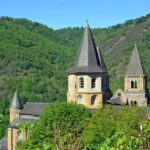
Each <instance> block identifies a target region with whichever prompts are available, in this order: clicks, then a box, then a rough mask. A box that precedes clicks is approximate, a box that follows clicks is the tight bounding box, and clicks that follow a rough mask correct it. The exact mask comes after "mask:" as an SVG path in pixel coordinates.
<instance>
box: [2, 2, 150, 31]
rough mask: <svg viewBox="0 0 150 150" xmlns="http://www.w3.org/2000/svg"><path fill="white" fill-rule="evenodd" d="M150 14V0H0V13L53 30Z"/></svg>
mask: <svg viewBox="0 0 150 150" xmlns="http://www.w3.org/2000/svg"><path fill="white" fill-rule="evenodd" d="M148 13H150V0H0V16H10V17H15V18H28V19H31V20H33V21H37V22H40V23H43V24H46V25H48V26H49V27H52V28H54V29H58V28H63V27H77V26H79V27H81V26H84V25H85V21H86V20H87V19H88V20H89V23H90V26H91V27H108V26H111V25H115V24H117V23H122V22H124V21H125V20H128V19H132V18H137V17H140V16H143V15H146V14H148Z"/></svg>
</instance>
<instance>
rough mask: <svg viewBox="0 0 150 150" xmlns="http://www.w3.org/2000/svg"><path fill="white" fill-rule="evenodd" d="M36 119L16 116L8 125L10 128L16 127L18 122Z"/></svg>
mask: <svg viewBox="0 0 150 150" xmlns="http://www.w3.org/2000/svg"><path fill="white" fill-rule="evenodd" d="M37 120H38V119H33V118H16V119H15V120H13V121H12V122H11V123H10V125H9V127H11V128H17V123H20V122H36V121H37Z"/></svg>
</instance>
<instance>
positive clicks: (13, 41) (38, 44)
mask: <svg viewBox="0 0 150 150" xmlns="http://www.w3.org/2000/svg"><path fill="white" fill-rule="evenodd" d="M83 31H84V28H83V27H82V28H65V29H60V30H53V29H51V28H48V27H47V26H45V25H42V24H39V23H37V22H32V21H30V20H27V19H13V18H9V17H1V18H0V114H2V115H4V116H6V115H8V112H9V104H10V101H11V98H12V96H13V92H14V91H15V90H18V91H19V93H20V98H21V100H22V103H23V104H24V103H25V102H26V101H36V102H40V101H42V102H55V101H65V100H66V92H67V69H68V68H69V67H70V66H71V65H73V63H74V60H75V58H76V51H77V50H78V47H79V45H80V41H81V38H82V35H83ZM92 33H93V35H94V39H95V41H96V43H97V44H98V45H99V46H100V48H101V50H102V53H103V55H104V60H105V62H106V65H107V68H108V71H109V73H110V75H111V78H110V87H111V89H112V91H115V90H116V89H117V88H119V87H123V75H124V72H125V70H126V67H127V64H128V60H129V58H130V54H131V51H132V48H133V45H134V41H137V43H138V47H139V50H140V54H141V57H142V60H143V63H144V66H145V68H146V71H147V74H148V81H149V87H150V76H149V72H150V65H149V64H150V59H149V56H150V15H147V16H145V17H141V18H138V19H134V20H128V21H126V22H125V23H124V24H118V25H116V26H113V27H109V28H104V29H101V28H97V29H92ZM1 118H3V121H1V122H2V123H3V124H2V127H1V129H0V138H1V137H2V136H3V135H4V134H5V132H1V131H3V129H6V128H7V121H8V118H7V117H3V116H1ZM0 125H1V123H0ZM5 131H6V130H5Z"/></svg>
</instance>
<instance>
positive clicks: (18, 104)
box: [10, 91, 22, 109]
mask: <svg viewBox="0 0 150 150" xmlns="http://www.w3.org/2000/svg"><path fill="white" fill-rule="evenodd" d="M10 107H11V108H17V109H21V108H22V104H21V102H20V99H19V96H18V92H17V91H15V93H14V97H13V99H12V102H11V106H10Z"/></svg>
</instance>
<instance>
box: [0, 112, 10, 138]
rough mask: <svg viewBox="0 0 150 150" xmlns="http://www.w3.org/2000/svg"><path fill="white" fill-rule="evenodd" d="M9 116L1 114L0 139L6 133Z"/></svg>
mask: <svg viewBox="0 0 150 150" xmlns="http://www.w3.org/2000/svg"><path fill="white" fill-rule="evenodd" d="M7 120H8V118H6V117H5V116H4V115H2V114H0V139H1V138H2V137H4V136H5V135H6V133H7V132H6V129H7V124H8V121H7Z"/></svg>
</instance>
